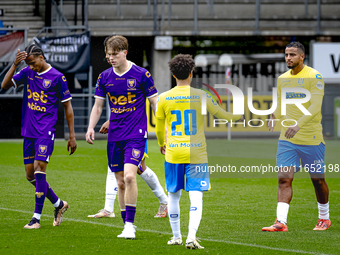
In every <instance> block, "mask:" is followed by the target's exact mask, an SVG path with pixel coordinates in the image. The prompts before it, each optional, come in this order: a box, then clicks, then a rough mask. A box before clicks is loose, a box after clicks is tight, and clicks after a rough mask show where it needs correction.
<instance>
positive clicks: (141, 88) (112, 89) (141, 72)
mask: <svg viewBox="0 0 340 255" xmlns="http://www.w3.org/2000/svg"><path fill="white" fill-rule="evenodd" d="M129 63H130V65H131V66H130V68H129V69H128V70H127V71H125V72H124V73H122V74H118V73H116V72H115V71H114V68H113V67H111V68H109V69H107V70H105V71H104V72H102V73H101V74H100V75H99V77H98V80H97V84H96V93H95V97H96V98H101V99H105V97H106V94H107V95H108V98H109V104H110V110H111V116H110V126H109V135H108V142H116V141H122V140H127V139H131V138H141V137H145V138H147V117H146V109H145V102H146V98H150V97H153V96H156V95H157V90H156V88H155V85H154V83H153V79H152V77H151V74H150V73H149V72H148V71H147V70H146V69H144V68H142V67H139V66H137V65H135V64H133V63H132V62H130V61H129Z"/></svg>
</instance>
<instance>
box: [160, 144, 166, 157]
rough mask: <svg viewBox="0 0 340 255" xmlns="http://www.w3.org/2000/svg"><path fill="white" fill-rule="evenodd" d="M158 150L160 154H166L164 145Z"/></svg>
mask: <svg viewBox="0 0 340 255" xmlns="http://www.w3.org/2000/svg"><path fill="white" fill-rule="evenodd" d="M159 149H160V151H161V153H162V154H163V155H165V152H166V145H164V146H162V147H159Z"/></svg>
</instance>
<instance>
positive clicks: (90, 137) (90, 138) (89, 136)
mask: <svg viewBox="0 0 340 255" xmlns="http://www.w3.org/2000/svg"><path fill="white" fill-rule="evenodd" d="M85 138H86V142H88V143H89V144H93V140H94V129H93V128H92V129H88V130H87V133H86V135H85Z"/></svg>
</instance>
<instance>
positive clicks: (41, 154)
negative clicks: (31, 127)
mask: <svg viewBox="0 0 340 255" xmlns="http://www.w3.org/2000/svg"><path fill="white" fill-rule="evenodd" d="M53 149H54V140H51V139H40V138H27V137H25V138H24V164H25V165H26V164H33V163H34V160H40V161H45V162H48V161H49V160H50V158H51V155H52V152H53Z"/></svg>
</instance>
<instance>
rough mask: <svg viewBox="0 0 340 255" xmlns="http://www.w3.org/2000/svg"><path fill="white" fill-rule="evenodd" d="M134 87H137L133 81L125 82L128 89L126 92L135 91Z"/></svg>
mask: <svg viewBox="0 0 340 255" xmlns="http://www.w3.org/2000/svg"><path fill="white" fill-rule="evenodd" d="M136 85H137V82H136V80H135V79H128V80H127V87H128V90H135V89H136V88H135V87H136Z"/></svg>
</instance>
